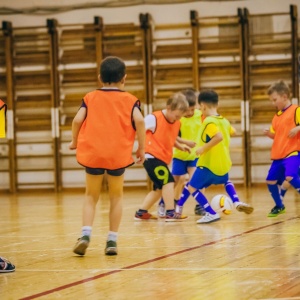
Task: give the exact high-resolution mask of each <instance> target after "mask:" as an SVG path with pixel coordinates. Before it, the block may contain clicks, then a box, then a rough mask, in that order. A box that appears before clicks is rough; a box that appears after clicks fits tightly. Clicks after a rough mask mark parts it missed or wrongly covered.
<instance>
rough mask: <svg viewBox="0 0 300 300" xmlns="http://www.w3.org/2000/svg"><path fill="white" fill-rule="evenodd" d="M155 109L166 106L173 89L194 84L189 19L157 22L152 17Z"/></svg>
mask: <svg viewBox="0 0 300 300" xmlns="http://www.w3.org/2000/svg"><path fill="white" fill-rule="evenodd" d="M151 31H152V33H151V35H152V45H151V49H150V50H151V51H152V52H151V73H152V76H153V97H152V99H150V101H151V104H152V110H153V111H155V110H160V109H162V108H164V107H165V105H166V101H167V99H168V98H169V97H170V95H172V94H173V93H175V92H177V91H181V90H183V89H187V88H193V87H194V86H193V47H192V42H193V40H192V28H191V24H189V23H174V24H161V25H159V24H155V22H154V20H151Z"/></svg>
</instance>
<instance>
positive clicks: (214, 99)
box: [198, 90, 219, 105]
mask: <svg viewBox="0 0 300 300" xmlns="http://www.w3.org/2000/svg"><path fill="white" fill-rule="evenodd" d="M201 102H204V103H208V104H213V105H216V104H218V102H219V95H218V94H217V93H216V92H215V91H214V90H203V91H201V92H200V94H199V96H198V103H199V104H200V103H201Z"/></svg>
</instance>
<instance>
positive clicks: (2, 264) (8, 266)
mask: <svg viewBox="0 0 300 300" xmlns="http://www.w3.org/2000/svg"><path fill="white" fill-rule="evenodd" d="M15 270H16V267H15V266H14V265H13V264H12V263H11V262H10V261H9V260H8V259H6V258H4V257H0V273H9V272H14V271H15Z"/></svg>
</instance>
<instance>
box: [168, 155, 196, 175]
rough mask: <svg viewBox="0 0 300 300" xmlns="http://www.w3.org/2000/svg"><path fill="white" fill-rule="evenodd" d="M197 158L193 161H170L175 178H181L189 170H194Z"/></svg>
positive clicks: (175, 159)
mask: <svg viewBox="0 0 300 300" xmlns="http://www.w3.org/2000/svg"><path fill="white" fill-rule="evenodd" d="M197 161H198V158H196V159H195V160H181V159H178V158H173V161H172V174H173V175H175V176H181V175H185V174H187V173H188V169H189V168H196V165H197Z"/></svg>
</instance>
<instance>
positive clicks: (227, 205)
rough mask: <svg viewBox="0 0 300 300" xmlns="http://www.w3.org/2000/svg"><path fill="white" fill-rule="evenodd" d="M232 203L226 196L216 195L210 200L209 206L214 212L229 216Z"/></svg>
mask: <svg viewBox="0 0 300 300" xmlns="http://www.w3.org/2000/svg"><path fill="white" fill-rule="evenodd" d="M232 205H233V203H232V201H231V199H230V198H229V197H227V196H226V195H222V194H219V195H216V196H214V197H213V198H212V199H211V202H210V206H211V207H212V209H213V210H214V211H216V212H222V213H224V214H225V215H230V214H231V210H232Z"/></svg>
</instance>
